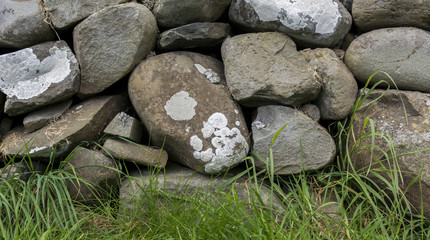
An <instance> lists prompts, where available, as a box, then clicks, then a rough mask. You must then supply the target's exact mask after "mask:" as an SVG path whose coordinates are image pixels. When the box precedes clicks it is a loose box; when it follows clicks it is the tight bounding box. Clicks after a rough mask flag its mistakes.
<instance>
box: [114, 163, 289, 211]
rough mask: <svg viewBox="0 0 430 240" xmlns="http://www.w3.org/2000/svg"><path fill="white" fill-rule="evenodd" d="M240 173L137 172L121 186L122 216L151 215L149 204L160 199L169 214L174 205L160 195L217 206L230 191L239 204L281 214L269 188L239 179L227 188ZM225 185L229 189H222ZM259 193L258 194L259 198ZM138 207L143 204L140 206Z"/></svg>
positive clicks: (178, 169) (161, 207) (160, 206)
mask: <svg viewBox="0 0 430 240" xmlns="http://www.w3.org/2000/svg"><path fill="white" fill-rule="evenodd" d="M237 173H238V172H233V173H232V172H229V173H228V174H226V175H225V176H220V177H211V176H205V175H203V174H200V173H196V172H195V171H193V170H191V169H189V168H186V167H183V166H180V165H176V164H173V163H169V164H168V165H167V168H166V171H164V174H163V172H156V173H155V174H154V172H151V171H133V172H131V173H130V177H128V178H126V179H125V180H124V181H122V183H121V188H120V212H121V213H123V214H127V211H141V212H142V213H146V212H148V211H150V209H148V207H150V205H149V203H150V202H151V201H153V199H154V198H157V205H156V207H157V208H158V209H157V211H160V213H161V212H164V211H166V210H167V211H169V210H170V209H169V207H171V205H170V204H171V202H170V203H169V199H168V198H167V197H166V194H157V193H159V192H164V193H167V194H170V195H171V196H177V197H178V199H186V198H189V197H193V198H200V199H201V200H200V201H206V203H207V204H213V205H216V204H219V201H222V200H223V199H222V197H223V196H225V194H226V193H227V194H228V192H230V191H234V192H235V195H236V196H237V197H238V198H239V201H244V202H246V203H249V204H257V205H259V204H262V205H263V206H262V207H270V208H271V209H274V210H275V211H278V212H277V213H280V212H282V211H283V207H282V204H281V203H280V201H279V199H278V198H277V197H276V196H275V195H274V194H273V193H270V190H269V189H268V188H266V187H265V186H260V187H259V188H258V189H256V188H255V185H254V184H250V181H249V179H247V178H246V177H241V178H238V179H237V180H236V181H233V182H232V183H230V184H227V182H228V181H229V180H230V179H231V178H233V177H235V174H237ZM223 184H224V185H225V186H224V187H223V188H221V187H222V185H223ZM256 191H258V195H257V194H256ZM209 194H211V195H209ZM260 200H261V202H260ZM136 203H139V205H138V204H136ZM187 205H188V204H187V202H186V201H184V202H183V207H187ZM136 206H139V209H135V208H134V207H136ZM151 206H152V205H151ZM152 207H154V206H152ZM152 211H153V210H152ZM275 213H276V212H275Z"/></svg>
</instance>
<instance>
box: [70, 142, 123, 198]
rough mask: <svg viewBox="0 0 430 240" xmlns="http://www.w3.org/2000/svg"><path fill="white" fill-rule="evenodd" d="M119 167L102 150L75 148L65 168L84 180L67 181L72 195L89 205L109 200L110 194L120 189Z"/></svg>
mask: <svg viewBox="0 0 430 240" xmlns="http://www.w3.org/2000/svg"><path fill="white" fill-rule="evenodd" d="M117 168H118V167H117V163H116V162H115V160H113V159H111V158H109V157H107V156H106V155H104V154H103V153H101V152H97V151H93V150H89V149H85V148H77V149H75V150H74V152H73V156H72V157H71V158H70V160H69V161H68V162H67V165H66V166H65V167H64V170H69V171H70V172H71V173H72V174H74V173H76V176H77V177H79V178H80V179H83V180H84V181H79V182H78V181H76V180H75V179H73V180H69V181H67V182H66V186H67V189H68V191H69V194H70V196H71V197H72V199H74V200H76V201H79V202H81V203H83V204H87V205H99V204H100V202H101V201H102V202H103V201H106V200H109V199H110V198H111V197H110V195H111V194H112V193H114V192H116V191H118V190H117V187H118V185H119V173H120V171H119V170H117Z"/></svg>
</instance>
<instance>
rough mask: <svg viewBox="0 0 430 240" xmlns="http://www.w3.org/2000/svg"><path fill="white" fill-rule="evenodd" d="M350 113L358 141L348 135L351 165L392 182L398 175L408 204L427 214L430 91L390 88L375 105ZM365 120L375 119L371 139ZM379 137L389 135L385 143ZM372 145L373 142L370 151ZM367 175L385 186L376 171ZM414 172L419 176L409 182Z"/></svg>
mask: <svg viewBox="0 0 430 240" xmlns="http://www.w3.org/2000/svg"><path fill="white" fill-rule="evenodd" d="M364 92H366V91H364ZM382 94H384V90H374V91H372V92H371V93H370V95H369V97H368V98H367V99H366V100H365V101H364V102H363V104H362V106H364V105H365V104H369V103H370V101H374V100H376V99H377V98H379V97H381V96H382ZM405 114H406V115H405ZM354 116H355V118H354V119H353V121H354V125H353V131H354V132H353V133H354V136H355V139H356V140H357V142H354V138H352V137H351V138H350V142H349V148H350V149H349V150H350V154H351V157H352V159H354V164H355V169H356V170H357V171H358V172H360V173H369V171H370V170H372V171H375V172H376V173H377V174H379V175H380V176H382V177H384V178H386V181H388V182H390V183H391V182H392V179H393V178H394V177H395V175H397V178H398V181H399V182H398V184H399V185H398V187H400V191H402V192H403V193H404V194H405V196H406V198H407V199H408V200H409V202H410V203H411V204H412V207H411V209H412V210H414V211H415V210H416V211H420V209H421V206H423V210H424V216H425V217H427V218H430V201H428V200H427V199H429V197H430V148H429V147H430V94H426V93H420V92H409V91H398V90H388V91H387V92H386V93H385V95H384V96H383V97H382V98H380V99H379V100H378V101H377V102H376V103H375V104H372V105H370V107H365V108H362V109H360V110H359V111H357V112H356V113H355V115H354ZM406 116H407V117H406ZM369 119H371V120H373V126H372V127H374V129H375V138H374V139H372V137H371V135H370V134H371V126H370V124H369V122H368V124H367V125H366V126H365V127H364V121H369ZM382 136H386V137H387V138H388V137H389V142H387V138H383V137H382ZM358 140H359V142H358ZM372 145H373V146H375V148H373V152H374V154H373V155H372V152H371V147H370V146H372ZM391 150H394V152H393V151H391ZM382 151H384V153H386V154H388V155H387V156H389V159H386V157H384V154H383V153H382ZM394 166H395V167H396V168H394ZM399 170H400V171H401V174H402V177H400V176H399ZM367 176H368V177H369V178H371V179H372V180H373V181H375V182H376V183H377V184H378V185H379V186H380V187H381V188H385V187H386V184H385V182H384V181H382V180H381V179H380V178H379V177H377V176H376V175H374V174H372V173H370V174H367ZM417 176H418V180H417V181H416V182H415V183H414V184H411V185H410V183H411V181H412V180H413V179H414V178H415V177H417ZM394 184H397V183H394ZM421 200H423V201H421ZM421 204H423V205H421ZM418 214H420V213H419V212H418Z"/></svg>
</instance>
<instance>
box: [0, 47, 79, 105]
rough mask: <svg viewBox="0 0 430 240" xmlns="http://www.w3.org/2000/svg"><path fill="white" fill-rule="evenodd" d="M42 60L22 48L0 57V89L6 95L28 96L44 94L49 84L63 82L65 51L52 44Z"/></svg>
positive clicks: (67, 65)
mask: <svg viewBox="0 0 430 240" xmlns="http://www.w3.org/2000/svg"><path fill="white" fill-rule="evenodd" d="M49 52H50V54H51V55H50V56H48V57H46V58H45V59H43V60H42V61H40V60H39V59H38V57H37V56H36V55H35V54H34V53H33V50H32V49H31V48H26V49H23V50H20V51H18V52H15V53H10V54H6V55H4V56H1V58H0V62H1V64H0V76H1V79H0V89H1V91H2V92H3V93H5V94H6V95H7V96H8V98H13V97H16V98H17V99H22V100H26V99H31V98H33V97H36V96H38V95H40V94H42V93H44V92H45V91H46V90H47V89H48V88H49V87H50V86H51V84H54V83H59V82H62V81H64V80H65V79H66V78H67V76H68V75H69V74H70V73H71V68H70V66H71V61H70V60H69V59H68V56H67V53H68V52H67V51H66V50H64V49H59V48H58V47H56V46H54V47H52V48H51V49H50V50H49Z"/></svg>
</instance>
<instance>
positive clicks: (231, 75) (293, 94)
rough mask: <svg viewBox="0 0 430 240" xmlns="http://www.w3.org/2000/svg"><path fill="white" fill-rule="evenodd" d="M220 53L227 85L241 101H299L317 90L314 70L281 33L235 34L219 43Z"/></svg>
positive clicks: (250, 104)
mask: <svg viewBox="0 0 430 240" xmlns="http://www.w3.org/2000/svg"><path fill="white" fill-rule="evenodd" d="M221 54H222V58H223V61H224V69H225V75H226V80H227V85H228V88H229V90H230V92H231V94H232V95H233V98H234V99H235V100H236V101H238V102H239V103H240V104H241V105H244V106H247V107H255V106H262V105H268V104H283V105H300V104H304V103H308V102H310V101H312V100H314V99H316V98H317V96H318V94H319V92H320V88H321V83H320V82H319V81H318V78H317V75H316V73H315V72H314V71H313V69H312V68H311V67H310V66H309V64H308V63H307V62H306V59H305V58H304V57H303V56H302V55H301V54H300V53H299V52H298V51H297V50H296V45H295V43H294V42H293V41H292V40H291V39H290V38H289V37H288V36H286V35H285V34H282V33H277V32H267V33H249V34H242V35H237V36H234V37H232V38H229V39H227V40H226V41H225V42H224V43H223V45H222V48H221Z"/></svg>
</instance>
